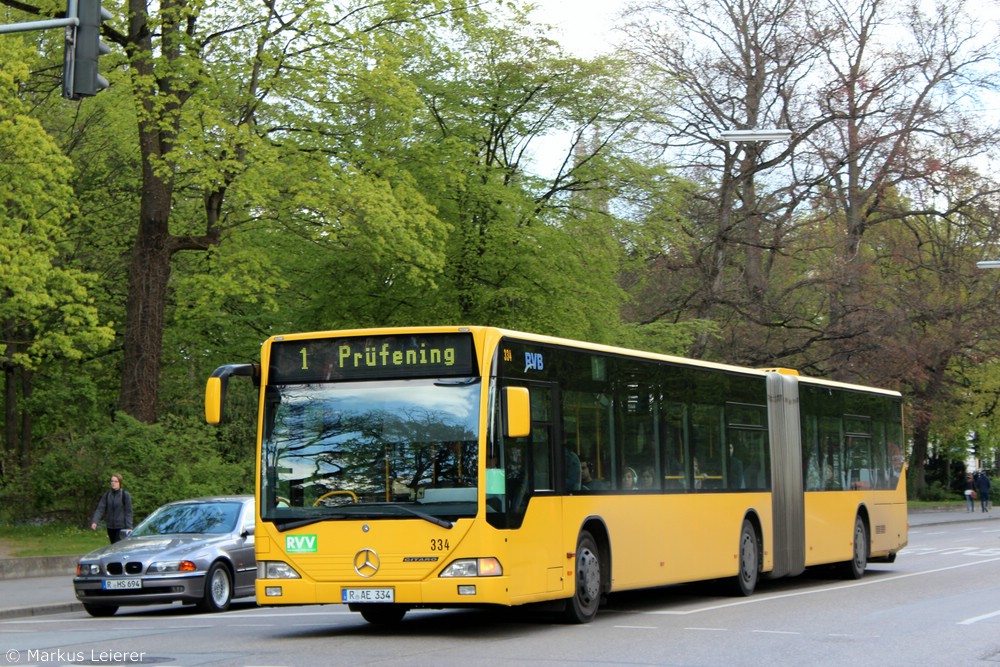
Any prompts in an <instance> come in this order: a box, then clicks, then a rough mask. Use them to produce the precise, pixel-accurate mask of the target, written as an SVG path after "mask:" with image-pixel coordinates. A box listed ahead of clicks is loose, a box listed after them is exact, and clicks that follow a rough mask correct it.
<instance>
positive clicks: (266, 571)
mask: <svg viewBox="0 0 1000 667" xmlns="http://www.w3.org/2000/svg"><path fill="white" fill-rule="evenodd" d="M257 576H258V577H259V578H261V579H301V578H302V577H300V576H299V573H298V572H296V571H295V569H294V568H293V567H292V566H291V565H289V564H288V563H285V562H283V561H280V560H262V561H258V562H257Z"/></svg>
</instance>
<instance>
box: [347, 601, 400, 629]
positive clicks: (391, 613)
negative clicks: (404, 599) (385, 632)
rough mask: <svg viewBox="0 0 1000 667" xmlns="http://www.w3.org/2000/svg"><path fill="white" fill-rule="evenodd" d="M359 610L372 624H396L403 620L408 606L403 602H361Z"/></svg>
mask: <svg viewBox="0 0 1000 667" xmlns="http://www.w3.org/2000/svg"><path fill="white" fill-rule="evenodd" d="M358 611H359V612H361V618H363V619H365V620H366V621H368V622H369V623H371V624H372V625H396V624H397V623H399V622H400V621H402V620H403V616H405V615H406V612H407V608H406V607H405V606H404V605H401V604H359V605H358Z"/></svg>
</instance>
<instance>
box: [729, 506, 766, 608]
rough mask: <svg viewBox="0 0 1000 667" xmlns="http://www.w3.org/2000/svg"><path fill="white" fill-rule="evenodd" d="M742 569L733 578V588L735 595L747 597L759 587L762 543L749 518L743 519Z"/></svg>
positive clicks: (740, 551) (740, 554)
mask: <svg viewBox="0 0 1000 667" xmlns="http://www.w3.org/2000/svg"><path fill="white" fill-rule="evenodd" d="M739 559H740V569H739V572H737V573H736V578H735V579H734V580H733V586H732V590H733V593H734V594H735V595H740V596H743V597H747V596H749V595H751V594H753V592H754V590H756V588H757V578H758V577H759V575H760V544H759V543H758V541H757V531H756V530H754V528H753V524H751V523H750V521H749V520H747V519H744V520H743V527H742V528H741V529H740V546H739Z"/></svg>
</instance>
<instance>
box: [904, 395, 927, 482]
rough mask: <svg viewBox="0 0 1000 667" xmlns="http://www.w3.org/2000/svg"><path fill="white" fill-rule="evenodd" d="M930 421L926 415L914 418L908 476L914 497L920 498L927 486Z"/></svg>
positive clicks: (918, 415)
mask: <svg viewBox="0 0 1000 667" xmlns="http://www.w3.org/2000/svg"><path fill="white" fill-rule="evenodd" d="M930 429H931V425H930V421H929V420H928V418H927V417H926V416H924V415H920V414H917V415H914V419H913V452H912V453H911V454H910V468H909V470H908V471H907V477H908V478H909V479H910V480H911V481H910V489H912V493H913V497H914V498H919V497H920V494H921V493H923V491H924V487H925V486H927V480H926V477H925V475H924V464H925V463H926V461H927V442H928V440H929V436H930Z"/></svg>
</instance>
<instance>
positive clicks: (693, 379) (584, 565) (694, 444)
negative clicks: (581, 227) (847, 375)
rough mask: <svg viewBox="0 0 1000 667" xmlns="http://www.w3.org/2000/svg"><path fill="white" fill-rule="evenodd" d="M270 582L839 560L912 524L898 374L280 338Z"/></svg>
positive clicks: (213, 386) (716, 575) (504, 593)
mask: <svg viewBox="0 0 1000 667" xmlns="http://www.w3.org/2000/svg"><path fill="white" fill-rule="evenodd" d="M232 375H245V376H250V377H251V378H252V379H253V380H254V382H255V383H257V385H258V386H259V388H260V394H259V396H260V411H259V417H258V422H259V423H258V426H259V429H258V431H259V436H258V443H257V453H258V458H257V488H256V494H257V505H258V507H257V511H258V515H257V523H256V550H257V560H258V570H257V576H258V579H257V601H258V603H260V604H262V605H303V604H328V603H344V604H347V605H349V607H350V609H352V610H354V611H358V612H360V613H361V615H362V616H363V617H364V618H365V619H366V620H368V621H369V622H372V623H396V622H398V621H400V620H401V619H402V618H403V616H404V614H405V613H406V612H407V610H409V609H413V608H424V607H425V608H445V607H470V606H478V605H502V606H515V605H524V604H529V603H539V602H555V603H557V604H558V608H559V609H561V610H563V612H564V613H565V616H566V618H567V619H568V620H569V621H571V622H576V623H585V622H588V621H590V620H591V619H593V618H594V616H595V614H596V613H597V610H598V607H599V606H600V604H601V601H602V599H604V597H605V596H606V595H607V594H608V593H611V592H615V591H623V590H629V589H637V588H643V587H650V586H662V585H665V584H673V583H679V582H690V581H699V580H710V579H724V580H727V581H728V582H730V583H731V585H732V590H733V591H734V593H736V594H737V595H750V594H751V593H752V592H753V591H754V589H755V587H756V586H757V583H758V580H759V579H760V577H782V576H789V575H796V574H799V573H801V572H802V571H803V570H804V569H805V568H807V567H810V566H814V565H822V564H836V565H837V566H838V567H839V568H840V569H841V570H842V571H843V573H844V574H845V575H846V576H848V577H851V578H859V577H861V576H862V574H863V573H864V571H865V568H866V566H867V563H868V562H869V561H870V560H877V559H878V560H888V561H892V560H893V559H894V558H895V555H896V553H897V552H898V551H899V550H900V549H902V548H903V547H904V546H905V545H906V543H907V517H906V492H905V488H906V482H905V469H904V465H903V449H902V439H903V428H902V401H901V397H900V395H899V394H898V393H897V392H893V391H885V390H880V389H872V388H867V387H860V386H855V385H847V384H839V383H835V382H829V381H823V380H817V379H811V378H805V377H800V376H798V374H796V373H794V372H792V371H787V370H755V369H749V368H739V367H735V366H726V365H721V364H712V363H705V362H699V361H692V360H688V359H681V358H676V357H668V356H663V355H657V354H650V353H645V352H638V351H633V350H626V349H620V348H614V347H608V346H603V345H593V344H588V343H581V342H577V341H571V340H564V339H559V338H553V337H548V336H539V335H533V334H527V333H519V332H514V331H506V330H502V329H496V328H489V327H419V328H406V329H402V328H396V329H366V330H353V331H332V332H322V333H309V334H290V335H286V336H274V337H272V338H270V339H268V340H267V341H265V343H264V345H263V348H262V352H261V361H260V364H259V365H257V364H240V365H230V366H222V367H220V368H219V369H217V370H216V371H215V373H213V375H212V377H211V378H210V379H209V381H208V386H207V389H206V419H207V420H208V421H209V422H210V423H218V422H219V421H220V420H221V417H222V410H223V403H224V399H225V390H226V385H227V381H228V378H229V377H230V376H232Z"/></svg>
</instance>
